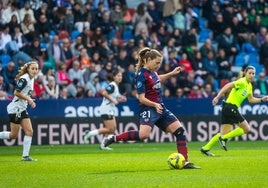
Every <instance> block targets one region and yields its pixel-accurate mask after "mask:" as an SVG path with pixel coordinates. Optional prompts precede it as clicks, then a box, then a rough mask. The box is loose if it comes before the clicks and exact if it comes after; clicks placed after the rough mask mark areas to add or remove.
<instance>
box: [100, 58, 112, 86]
mask: <svg viewBox="0 0 268 188" xmlns="http://www.w3.org/2000/svg"><path fill="white" fill-rule="evenodd" d="M113 70H114V69H113V64H112V62H111V61H107V62H106V63H105V64H104V66H103V67H102V69H101V70H100V72H99V77H100V82H101V83H103V82H106V81H107V76H108V75H109V74H111V73H112V71H113ZM102 85H103V84H102Z"/></svg>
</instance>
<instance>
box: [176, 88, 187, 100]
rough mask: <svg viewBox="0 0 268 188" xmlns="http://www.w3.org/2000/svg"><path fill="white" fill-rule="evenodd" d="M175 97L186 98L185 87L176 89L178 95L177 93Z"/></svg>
mask: <svg viewBox="0 0 268 188" xmlns="http://www.w3.org/2000/svg"><path fill="white" fill-rule="evenodd" d="M175 97H176V98H177V99H185V98H186V96H185V95H184V92H183V89H182V88H180V87H179V88H177V89H176V95H175Z"/></svg>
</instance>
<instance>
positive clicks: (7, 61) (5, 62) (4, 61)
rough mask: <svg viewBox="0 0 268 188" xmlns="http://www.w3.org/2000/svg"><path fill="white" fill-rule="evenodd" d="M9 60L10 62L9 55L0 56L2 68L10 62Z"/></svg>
mask: <svg viewBox="0 0 268 188" xmlns="http://www.w3.org/2000/svg"><path fill="white" fill-rule="evenodd" d="M10 60H11V57H10V55H8V54H6V53H5V54H2V55H1V56H0V61H1V62H2V67H5V66H7V64H8V63H9V62H10Z"/></svg>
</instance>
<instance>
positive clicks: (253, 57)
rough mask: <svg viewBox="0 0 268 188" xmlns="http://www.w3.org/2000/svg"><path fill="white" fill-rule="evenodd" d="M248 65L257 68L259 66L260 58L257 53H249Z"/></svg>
mask: <svg viewBox="0 0 268 188" xmlns="http://www.w3.org/2000/svg"><path fill="white" fill-rule="evenodd" d="M248 64H249V65H252V66H255V65H259V56H258V54H256V53H249V54H248Z"/></svg>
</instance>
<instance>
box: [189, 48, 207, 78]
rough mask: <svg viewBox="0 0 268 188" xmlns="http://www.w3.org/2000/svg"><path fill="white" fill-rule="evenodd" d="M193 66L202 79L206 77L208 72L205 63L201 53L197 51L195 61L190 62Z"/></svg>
mask: <svg viewBox="0 0 268 188" xmlns="http://www.w3.org/2000/svg"><path fill="white" fill-rule="evenodd" d="M190 61H191V64H192V66H193V69H194V71H195V73H196V74H197V75H199V76H201V77H202V78H204V77H206V75H207V71H206V70H205V68H204V65H203V62H202V55H201V52H200V51H198V50H197V51H195V52H194V56H193V59H191V60H190Z"/></svg>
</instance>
